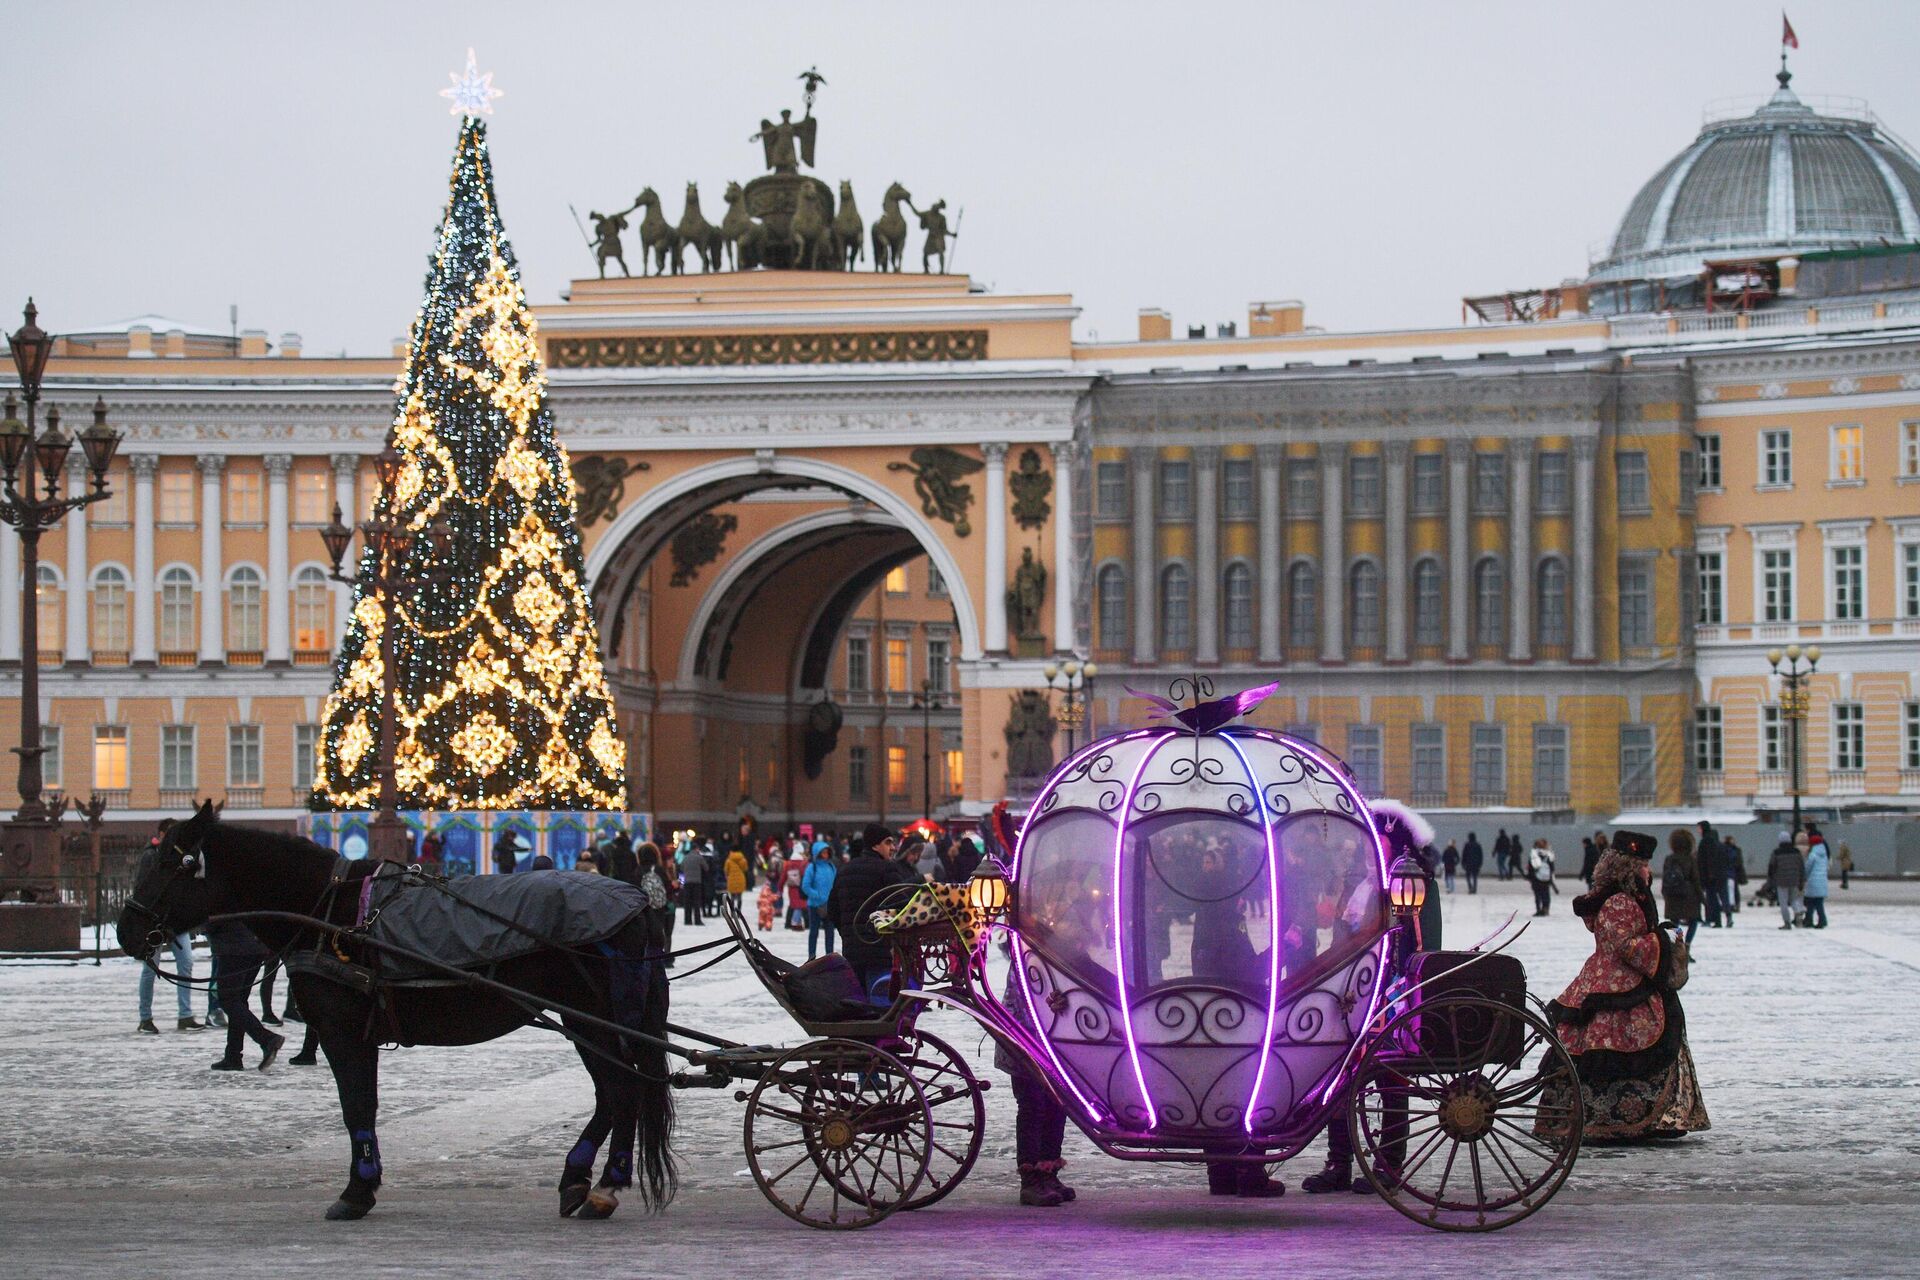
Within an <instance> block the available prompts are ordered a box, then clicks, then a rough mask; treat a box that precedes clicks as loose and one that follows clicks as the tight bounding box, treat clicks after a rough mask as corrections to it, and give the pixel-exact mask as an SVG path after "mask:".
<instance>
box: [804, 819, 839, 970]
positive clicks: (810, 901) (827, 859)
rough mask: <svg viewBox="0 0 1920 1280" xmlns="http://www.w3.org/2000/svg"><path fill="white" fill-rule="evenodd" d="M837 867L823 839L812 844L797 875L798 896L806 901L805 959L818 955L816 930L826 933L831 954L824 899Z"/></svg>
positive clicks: (830, 931)
mask: <svg viewBox="0 0 1920 1280" xmlns="http://www.w3.org/2000/svg"><path fill="white" fill-rule="evenodd" d="M838 871H839V868H838V867H836V866H835V865H834V862H833V848H832V846H831V845H829V844H827V842H826V841H824V840H819V841H815V842H814V846H813V857H812V859H811V860H810V861H808V863H807V869H806V870H805V871H804V872H802V873H801V875H800V894H801V896H802V897H804V898H805V899H806V900H807V959H809V960H811V959H813V958H814V957H815V956H816V955H818V954H819V951H818V947H819V943H820V931H821V930H822V929H825V930H826V932H827V954H829V955H831V954H833V917H831V916H829V915H828V914H827V899H828V898H829V897H830V896H831V895H832V894H833V878H834V876H835V875H836V874H837V873H838Z"/></svg>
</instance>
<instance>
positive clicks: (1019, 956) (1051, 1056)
mask: <svg viewBox="0 0 1920 1280" xmlns="http://www.w3.org/2000/svg"><path fill="white" fill-rule="evenodd" d="M1007 936H1008V937H1010V938H1012V939H1013V972H1014V974H1015V975H1016V977H1017V979H1018V981H1019V983H1020V996H1021V998H1022V999H1024V1000H1025V1001H1026V1002H1027V1017H1028V1018H1030V1019H1032V1021H1033V1027H1034V1032H1033V1038H1034V1039H1035V1040H1038V1041H1039V1042H1040V1047H1041V1048H1043V1049H1045V1050H1046V1051H1047V1061H1048V1062H1050V1063H1052V1064H1053V1077H1054V1079H1056V1080H1058V1081H1060V1082H1061V1083H1062V1084H1064V1085H1066V1086H1067V1089H1068V1091H1069V1092H1071V1093H1072V1094H1073V1096H1074V1098H1075V1100H1077V1101H1078V1102H1079V1103H1080V1105H1081V1106H1083V1107H1085V1108H1086V1109H1087V1115H1088V1116H1089V1117H1090V1118H1091V1119H1092V1120H1093V1122H1094V1123H1095V1124H1103V1123H1105V1122H1106V1119H1107V1117H1106V1116H1105V1115H1104V1114H1103V1113H1102V1112H1101V1110H1100V1108H1099V1107H1098V1106H1096V1105H1094V1102H1093V1100H1092V1099H1091V1098H1089V1097H1087V1095H1086V1094H1084V1093H1082V1092H1080V1086H1079V1085H1077V1084H1075V1083H1074V1082H1073V1076H1072V1074H1071V1073H1070V1072H1068V1070H1067V1064H1066V1063H1064V1062H1062V1061H1060V1055H1059V1054H1057V1053H1055V1052H1054V1050H1053V1037H1051V1036H1049V1035H1048V1034H1047V1033H1046V1032H1044V1031H1042V1030H1040V1018H1039V1015H1038V1014H1036V1013H1034V1011H1033V988H1032V987H1030V986H1028V985H1027V954H1026V953H1027V946H1026V943H1024V942H1022V941H1021V940H1020V931H1019V930H1017V929H1009V930H1008V931H1007Z"/></svg>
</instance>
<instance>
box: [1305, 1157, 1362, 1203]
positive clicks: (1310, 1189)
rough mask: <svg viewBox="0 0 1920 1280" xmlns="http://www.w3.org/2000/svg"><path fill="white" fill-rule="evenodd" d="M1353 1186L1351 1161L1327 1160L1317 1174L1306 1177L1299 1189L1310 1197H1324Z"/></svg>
mask: <svg viewBox="0 0 1920 1280" xmlns="http://www.w3.org/2000/svg"><path fill="white" fill-rule="evenodd" d="M1352 1185H1353V1162H1352V1161H1351V1160H1331V1159H1330V1160H1328V1161H1327V1163H1326V1167H1324V1168H1323V1169H1321V1170H1320V1172H1318V1173H1314V1174H1309V1175H1307V1179H1306V1181H1304V1182H1302V1183H1301V1184H1300V1189H1301V1190H1302V1191H1304V1192H1306V1193H1307V1194H1308V1195H1310V1196H1318V1195H1325V1194H1326V1193H1327V1192H1329V1191H1345V1190H1347V1189H1348V1188H1349V1187H1351V1186H1352Z"/></svg>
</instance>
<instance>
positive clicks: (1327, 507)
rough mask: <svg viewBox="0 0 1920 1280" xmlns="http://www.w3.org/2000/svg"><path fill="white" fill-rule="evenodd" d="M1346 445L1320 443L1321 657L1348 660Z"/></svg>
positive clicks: (1335, 660) (1339, 660)
mask: <svg viewBox="0 0 1920 1280" xmlns="http://www.w3.org/2000/svg"><path fill="white" fill-rule="evenodd" d="M1346 496H1347V446H1345V445H1344V444H1323V445H1321V446H1320V661H1322V662H1345V661H1346V660H1347V509H1346Z"/></svg>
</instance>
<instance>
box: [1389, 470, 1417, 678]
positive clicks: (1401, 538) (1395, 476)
mask: <svg viewBox="0 0 1920 1280" xmlns="http://www.w3.org/2000/svg"><path fill="white" fill-rule="evenodd" d="M1412 452H1413V446H1412V445H1410V444H1408V443H1407V442H1406V441H1405V440H1389V441H1387V591H1386V597H1387V661H1388V662H1405V661H1406V660H1407V458H1408V456H1409V455H1410V454H1411V453H1412Z"/></svg>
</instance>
